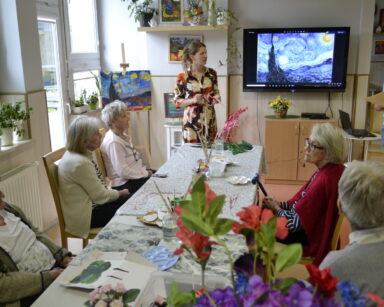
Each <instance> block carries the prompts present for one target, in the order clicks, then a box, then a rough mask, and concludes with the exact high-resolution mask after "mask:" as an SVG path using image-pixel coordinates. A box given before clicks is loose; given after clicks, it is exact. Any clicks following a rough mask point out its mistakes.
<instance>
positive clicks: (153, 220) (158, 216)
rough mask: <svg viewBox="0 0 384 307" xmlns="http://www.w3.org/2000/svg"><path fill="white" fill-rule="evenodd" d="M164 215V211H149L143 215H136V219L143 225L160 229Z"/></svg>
mask: <svg viewBox="0 0 384 307" xmlns="http://www.w3.org/2000/svg"><path fill="white" fill-rule="evenodd" d="M166 213H167V212H166V211H159V212H156V211H150V212H147V213H146V214H144V215H138V216H137V217H136V218H137V219H138V220H139V221H140V222H142V223H144V224H147V225H156V226H159V227H160V228H161V227H162V225H163V217H164V215H165V214H166Z"/></svg>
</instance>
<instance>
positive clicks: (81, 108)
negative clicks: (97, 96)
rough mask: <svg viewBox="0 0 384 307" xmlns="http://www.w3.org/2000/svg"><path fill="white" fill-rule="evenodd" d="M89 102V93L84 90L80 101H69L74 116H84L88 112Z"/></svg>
mask: <svg viewBox="0 0 384 307" xmlns="http://www.w3.org/2000/svg"><path fill="white" fill-rule="evenodd" d="M86 102H87V91H86V90H83V91H82V92H81V95H80V98H79V99H75V100H72V99H69V104H70V105H71V111H72V114H82V113H85V112H87V110H88V106H87V105H86Z"/></svg>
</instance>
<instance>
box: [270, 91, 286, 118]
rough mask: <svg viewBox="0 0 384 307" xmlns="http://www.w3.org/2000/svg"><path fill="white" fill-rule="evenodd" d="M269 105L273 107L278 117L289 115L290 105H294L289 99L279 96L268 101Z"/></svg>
mask: <svg viewBox="0 0 384 307" xmlns="http://www.w3.org/2000/svg"><path fill="white" fill-rule="evenodd" d="M268 105H269V106H270V107H271V108H272V109H273V111H274V112H275V115H276V117H278V118H283V117H285V116H286V115H287V111H288V109H289V107H291V106H292V102H289V101H288V100H287V99H285V98H281V97H280V96H277V98H276V99H274V100H271V101H270V102H268Z"/></svg>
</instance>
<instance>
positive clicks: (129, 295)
mask: <svg viewBox="0 0 384 307" xmlns="http://www.w3.org/2000/svg"><path fill="white" fill-rule="evenodd" d="M139 293H140V289H129V290H128V291H127V292H125V293H124V295H123V302H124V303H131V302H134V301H135V300H136V299H137V297H138V295H139Z"/></svg>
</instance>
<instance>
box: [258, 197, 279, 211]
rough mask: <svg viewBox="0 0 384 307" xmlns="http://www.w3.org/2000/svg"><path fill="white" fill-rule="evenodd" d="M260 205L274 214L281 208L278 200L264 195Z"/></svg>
mask: <svg viewBox="0 0 384 307" xmlns="http://www.w3.org/2000/svg"><path fill="white" fill-rule="evenodd" d="M262 207H263V208H267V209H271V210H272V212H273V214H276V213H277V211H279V210H280V209H281V208H280V204H279V202H278V201H276V200H275V199H273V198H271V197H266V198H264V199H263V203H262Z"/></svg>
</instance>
